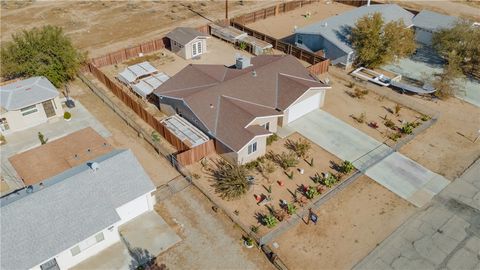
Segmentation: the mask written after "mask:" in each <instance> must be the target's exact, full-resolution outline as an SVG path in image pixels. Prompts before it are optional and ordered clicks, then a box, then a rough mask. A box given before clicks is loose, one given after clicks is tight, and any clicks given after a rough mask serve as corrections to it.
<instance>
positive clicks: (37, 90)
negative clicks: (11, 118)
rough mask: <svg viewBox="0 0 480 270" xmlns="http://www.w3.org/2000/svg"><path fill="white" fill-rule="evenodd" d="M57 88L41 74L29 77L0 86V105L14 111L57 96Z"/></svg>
mask: <svg viewBox="0 0 480 270" xmlns="http://www.w3.org/2000/svg"><path fill="white" fill-rule="evenodd" d="M58 95H59V93H58V90H57V88H55V86H53V84H52V83H51V82H50V81H49V80H48V79H47V78H45V77H43V76H37V77H31V78H28V79H25V80H20V81H16V82H13V83H10V84H7V85H3V86H0V105H1V106H2V108H4V109H6V110H7V111H15V110H20V109H22V108H25V107H27V106H30V105H34V104H38V103H41V102H43V101H47V100H50V99H53V98H56V97H58Z"/></svg>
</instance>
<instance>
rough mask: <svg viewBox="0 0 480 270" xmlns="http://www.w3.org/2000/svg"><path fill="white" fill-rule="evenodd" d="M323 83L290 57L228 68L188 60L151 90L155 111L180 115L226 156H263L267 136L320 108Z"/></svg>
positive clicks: (242, 61)
mask: <svg viewBox="0 0 480 270" xmlns="http://www.w3.org/2000/svg"><path fill="white" fill-rule="evenodd" d="M328 88H330V87H329V86H328V85H326V84H324V83H322V82H320V81H318V79H316V78H315V77H314V76H311V75H310V73H309V72H308V70H307V69H305V67H304V66H303V65H302V64H301V63H300V62H299V61H298V60H297V59H296V58H295V57H293V56H290V55H282V56H280V55H261V56H256V57H253V58H251V59H250V58H247V57H238V58H237V64H236V65H235V66H233V67H227V66H224V65H193V64H190V65H188V66H187V67H185V68H184V69H182V70H181V71H179V72H178V73H177V74H175V76H173V77H172V78H170V79H169V80H168V81H166V82H165V83H164V84H162V85H161V86H160V87H158V88H157V89H156V90H155V91H154V94H155V95H156V96H157V97H158V103H159V107H160V110H162V111H164V112H165V113H167V114H175V113H177V114H179V115H181V116H182V117H183V118H185V119H187V120H188V121H189V122H190V123H192V124H193V125H195V126H196V127H197V128H198V129H200V130H201V131H203V132H204V133H206V134H209V136H210V137H213V138H215V141H216V150H217V152H218V153H219V154H222V155H223V156H224V157H225V158H226V159H228V160H230V161H232V162H236V163H246V162H248V161H251V160H253V159H256V158H257V157H259V156H261V155H264V154H265V149H266V141H265V139H266V137H267V136H269V135H271V134H272V133H273V132H276V131H277V125H279V124H280V125H286V124H288V123H290V122H292V121H295V120H296V119H298V118H300V117H301V116H303V115H305V114H307V113H309V112H311V111H313V110H315V109H318V108H320V107H321V106H322V105H323V101H324V98H325V90H326V89H328Z"/></svg>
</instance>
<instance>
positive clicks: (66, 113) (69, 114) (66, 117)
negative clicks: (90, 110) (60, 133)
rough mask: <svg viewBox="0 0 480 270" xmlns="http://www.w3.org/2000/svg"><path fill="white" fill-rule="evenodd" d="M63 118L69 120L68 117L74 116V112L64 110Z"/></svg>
mask: <svg viewBox="0 0 480 270" xmlns="http://www.w3.org/2000/svg"><path fill="white" fill-rule="evenodd" d="M63 118H65V119H67V120H68V119H70V118H72V114H71V113H70V112H64V113H63Z"/></svg>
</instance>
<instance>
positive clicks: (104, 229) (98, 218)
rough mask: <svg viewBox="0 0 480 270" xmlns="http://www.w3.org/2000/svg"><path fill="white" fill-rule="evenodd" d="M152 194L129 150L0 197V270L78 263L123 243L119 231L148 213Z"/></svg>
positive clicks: (105, 156) (56, 266) (51, 269)
mask: <svg viewBox="0 0 480 270" xmlns="http://www.w3.org/2000/svg"><path fill="white" fill-rule="evenodd" d="M45 166H49V164H48V163H45ZM154 190H155V186H154V185H153V184H152V182H151V181H150V178H149V177H148V175H147V174H146V173H145V171H144V169H143V168H142V166H141V165H140V163H139V162H138V161H137V159H136V158H135V156H134V155H133V153H132V152H131V151H130V150H112V151H110V152H109V153H107V154H104V155H102V156H99V157H97V158H94V159H91V160H89V162H84V163H82V164H80V165H78V166H75V167H72V168H70V169H67V170H66V171H63V172H61V173H59V174H57V175H55V176H53V177H50V178H49V179H46V180H43V181H42V183H41V184H34V185H31V186H29V187H27V188H25V189H22V190H19V191H17V192H15V193H12V194H10V195H7V196H4V197H2V198H1V199H0V202H1V208H0V210H1V215H0V220H1V228H2V229H1V243H2V244H1V245H0V256H1V258H2V259H1V260H0V268H1V269H42V270H46V269H49V270H53V269H68V268H70V267H72V266H74V265H76V264H78V263H80V262H81V261H83V260H85V259H87V258H88V257H90V256H92V255H95V254H97V253H99V252H100V251H102V250H104V249H105V248H107V247H109V246H111V245H112V244H114V243H117V242H119V241H121V237H120V235H119V233H118V227H119V226H120V225H122V224H124V223H126V222H127V221H130V220H132V219H133V218H135V217H137V216H139V215H141V214H142V213H145V212H148V211H151V210H152V208H153V201H154V200H153V198H152V196H151V193H152V191H154Z"/></svg>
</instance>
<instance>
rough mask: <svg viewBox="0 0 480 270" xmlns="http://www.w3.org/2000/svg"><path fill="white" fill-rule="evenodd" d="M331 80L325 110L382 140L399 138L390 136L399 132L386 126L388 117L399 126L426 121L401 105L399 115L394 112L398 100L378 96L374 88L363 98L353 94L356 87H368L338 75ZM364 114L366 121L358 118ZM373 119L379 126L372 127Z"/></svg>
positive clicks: (388, 141) (387, 141) (392, 141)
mask: <svg viewBox="0 0 480 270" xmlns="http://www.w3.org/2000/svg"><path fill="white" fill-rule="evenodd" d="M330 81H331V84H332V89H330V90H328V92H327V96H326V99H325V104H324V107H323V108H322V109H323V110H325V111H327V112H329V113H331V114H332V115H334V116H335V117H337V118H339V119H341V120H342V121H344V122H346V123H348V124H350V125H351V126H353V127H355V128H357V129H359V130H361V131H362V132H364V133H366V134H367V135H369V136H371V137H372V138H374V139H376V140H378V141H380V142H385V143H386V144H387V145H390V146H393V145H394V144H395V143H396V141H394V140H392V139H389V136H392V135H393V134H399V132H398V131H394V130H393V129H392V128H389V127H387V126H385V122H386V120H385V117H386V119H389V120H391V121H392V122H393V124H394V125H395V126H397V127H402V126H403V124H402V123H403V122H404V121H405V122H409V123H412V122H418V123H423V121H422V120H421V118H422V114H420V113H418V112H415V111H413V110H411V109H409V108H405V107H403V106H400V111H399V113H398V115H397V114H396V113H395V108H396V105H397V103H395V102H393V101H391V100H388V99H386V98H385V97H382V96H380V95H377V94H376V93H374V92H373V91H368V94H365V95H364V96H363V97H361V98H359V97H352V94H354V92H355V89H356V88H357V89H360V90H366V88H365V87H363V86H360V85H353V86H352V85H351V84H349V83H346V82H345V81H342V80H339V79H337V78H335V77H333V78H330ZM362 113H363V114H365V121H364V122H363V123H359V122H358V120H355V118H356V119H359V118H361V114H362ZM371 122H376V123H377V124H378V128H373V127H371V126H370V125H369V124H370V123H371Z"/></svg>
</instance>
